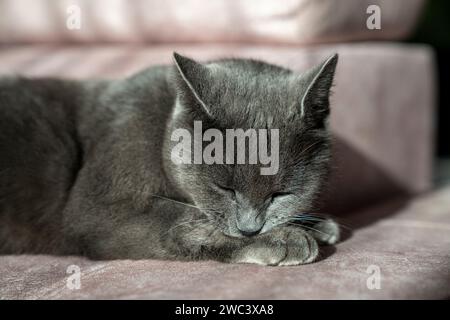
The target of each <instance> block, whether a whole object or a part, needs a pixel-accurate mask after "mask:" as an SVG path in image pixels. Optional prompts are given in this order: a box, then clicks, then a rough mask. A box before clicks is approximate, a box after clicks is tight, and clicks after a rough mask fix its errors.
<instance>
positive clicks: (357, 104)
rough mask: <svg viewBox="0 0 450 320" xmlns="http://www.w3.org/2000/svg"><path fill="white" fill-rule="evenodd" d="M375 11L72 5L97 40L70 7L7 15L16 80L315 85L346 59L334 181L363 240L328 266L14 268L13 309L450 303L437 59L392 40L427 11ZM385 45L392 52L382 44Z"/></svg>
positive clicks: (354, 233) (334, 255)
mask: <svg viewBox="0 0 450 320" xmlns="http://www.w3.org/2000/svg"><path fill="white" fill-rule="evenodd" d="M369 2H370V4H378V5H379V6H380V7H381V9H382V10H383V11H382V12H384V13H383V19H384V20H383V21H384V22H383V23H385V24H386V25H385V27H382V30H381V31H380V32H378V33H377V31H376V30H367V29H366V28H365V18H366V17H367V14H366V11H365V9H366V7H367V6H368V5H369ZM369 2H367V3H366V1H356V0H354V1H348V3H346V5H345V6H344V7H346V8H347V9H348V10H343V9H342V8H341V7H340V5H337V1H336V0H334V1H329V2H318V3H320V4H312V2H310V1H306V0H290V1H286V3H285V5H284V6H282V7H280V6H279V4H278V3H279V2H278V1H275V0H264V1H258V3H259V5H255V2H252V1H246V2H245V5H244V2H243V1H241V2H239V1H237V0H227V1H225V0H221V1H215V2H213V1H211V2H208V3H214V4H208V5H205V2H202V7H201V8H202V9H201V10H197V8H198V7H196V5H198V4H199V1H198V0H188V1H184V2H183V5H182V8H180V7H179V6H180V4H179V2H177V5H176V4H175V2H174V1H165V2H162V1H157V0H140V1H136V2H135V3H134V4H133V5H130V4H129V2H127V3H125V1H115V2H114V3H115V4H114V5H110V7H108V5H107V4H106V2H105V1H103V0H95V1H92V0H91V1H82V0H79V1H70V4H73V3H78V5H79V7H80V8H81V13H82V17H85V18H83V19H84V20H82V21H83V24H82V26H83V27H82V28H81V29H80V30H78V31H70V30H67V29H66V28H65V14H66V11H65V9H66V6H67V5H68V4H69V3H68V2H67V3H65V2H64V1H61V2H58V4H55V2H51V1H49V0H39V1H37V0H36V1H33V6H35V7H33V8H34V9H33V10H32V11H33V13H34V17H32V18H30V17H29V11H30V10H29V8H28V9H27V10H28V11H27V10H25V9H24V10H25V12H24V11H22V10H20V8H21V6H23V5H24V4H23V3H24V0H14V1H12V0H0V43H2V44H3V45H2V46H1V47H0V74H11V73H20V74H24V75H28V76H58V77H70V78H78V79H85V78H90V77H96V78H98V77H107V78H113V77H123V76H126V75H129V74H131V73H133V72H135V71H138V70H140V69H141V68H144V67H146V66H149V65H152V64H159V63H171V53H172V51H174V50H176V51H178V52H180V53H183V54H186V55H188V56H192V57H194V58H196V59H199V60H202V59H211V58H215V57H223V56H235V57H252V58H259V59H263V60H266V61H269V62H273V63H276V64H280V65H284V66H287V67H290V68H292V69H294V70H296V71H299V72H301V71H303V70H305V69H306V68H307V67H308V66H310V65H312V64H314V63H315V62H317V61H319V60H320V59H322V58H323V57H325V56H327V55H329V54H330V53H332V52H339V54H340V62H339V65H338V69H337V73H336V82H335V84H336V86H335V88H334V92H335V93H334V95H333V97H332V103H333V106H332V116H331V126H332V130H333V133H334V137H335V152H334V163H333V166H334V176H333V178H332V181H331V183H330V187H329V189H328V190H327V192H325V193H324V195H323V199H324V201H323V208H322V209H323V210H324V211H326V212H328V213H332V214H335V215H337V216H338V217H340V220H341V222H342V224H343V225H345V226H346V228H348V229H349V231H348V232H347V235H346V237H344V239H343V242H341V243H339V244H338V245H337V246H336V247H325V248H323V250H322V259H320V261H318V262H316V263H313V264H310V265H304V266H299V267H259V266H254V265H229V264H221V263H217V262H212V261H203V262H189V263H186V262H168V261H156V260H145V261H126V260H124V261H89V260H87V259H85V258H82V257H56V256H30V255H20V256H0V274H1V277H0V298H5V299H17V298H24V299H80V298H81V299H87V298H152V299H153V298H155V299H160V298H161V299H169V298H175V299H178V298H188V299H195V298H200V299H202V298H208V299H247V298H248V299H258V298H260V299H283V298H284V299H333V298H335V299H336V298H337V299H358V298H362V299H368V298H376V299H390V298H393V299H397V298H416V299H422V298H424V299H429V298H448V297H450V285H449V283H450V250H449V248H450V189H449V188H447V189H440V190H433V187H432V184H431V171H432V160H433V158H432V152H433V143H432V138H433V128H434V123H433V111H434V110H433V107H434V102H435V101H434V99H435V95H434V90H435V83H434V81H435V74H434V60H433V52H432V50H431V49H430V48H428V47H426V46H422V45H405V44H401V43H397V42H389V41H388V40H397V39H399V37H403V36H405V35H406V34H407V33H408V32H409V31H410V30H411V28H412V26H413V25H414V22H415V20H416V18H417V15H418V13H419V12H420V9H421V7H422V5H423V1H409V0H408V1H406V0H403V1H396V2H392V1H381V0H379V1H369ZM27 3H29V2H27ZM61 3H63V4H61ZM110 3H111V2H110ZM314 3H315V2H314ZM340 3H341V2H340ZM105 6H106V7H105ZM23 8H26V7H23ZM105 8H106V9H105ZM145 8H149V9H148V10H144V9H145ZM156 9H158V10H156ZM400 9H404V10H400ZM102 10H103V11H102ZM99 12H102V14H100V13H99ZM218 12H219V13H220V15H217V13H218ZM330 12H336V14H331V13H330ZM214 14H216V15H214ZM26 17H28V18H29V19H25V18H26ZM138 17H139V19H138ZM324 17H330V19H327V20H326V21H324ZM362 17H363V18H362ZM15 21H24V23H20V24H17V23H14V22H15ZM138 22H139V23H138ZM169 22H171V23H172V24H170V23H169ZM55 25H56V26H60V27H55ZM61 25H62V26H61ZM199 30H201V32H199ZM77 32H78V33H77ZM375 39H384V40H385V41H384V42H375V41H369V40H375ZM348 40H367V42H353V43H345V42H343V41H348ZM211 42H214V43H211ZM329 42H334V43H329ZM336 42H339V43H336ZM311 43H320V44H314V45H312V44H311ZM75 44H76V45H75ZM0 112H1V111H0ZM0 214H1V213H0ZM346 230H347V229H346ZM70 265H77V266H79V267H80V271H81V288H80V289H75V290H73V289H70V288H69V287H70V286H67V281H70V275H71V274H69V273H67V268H68V266H70ZM374 272H375V273H376V274H374ZM378 273H379V276H380V277H379V280H380V281H379V284H380V287H379V288H378V286H375V288H374V287H373V286H371V281H372V280H373V276H376V275H377V274H378Z"/></svg>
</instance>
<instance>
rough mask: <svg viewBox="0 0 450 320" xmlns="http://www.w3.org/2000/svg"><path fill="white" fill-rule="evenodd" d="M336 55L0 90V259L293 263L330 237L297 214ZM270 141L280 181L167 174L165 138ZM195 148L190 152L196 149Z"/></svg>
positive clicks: (225, 173)
mask: <svg viewBox="0 0 450 320" xmlns="http://www.w3.org/2000/svg"><path fill="white" fill-rule="evenodd" d="M337 60H338V57H337V55H334V56H332V57H330V58H329V59H327V60H326V61H324V62H323V63H321V64H320V65H318V66H316V67H315V68H312V69H311V70H309V71H307V72H305V73H304V74H295V73H293V72H291V71H289V70H287V69H284V68H281V67H277V66H274V65H270V64H267V63H264V62H260V61H254V60H244V59H224V60H217V61H212V62H208V63H204V64H201V63H198V62H195V61H193V60H191V59H189V58H186V57H183V56H181V55H178V54H176V53H175V54H174V61H175V66H157V67H152V68H149V69H147V70H144V71H143V72H140V73H138V74H136V75H133V76H132V77H130V78H127V79H122V80H114V81H100V80H99V81H86V82H77V81H67V80H55V79H25V78H20V77H5V78H2V79H1V80H0V253H2V254H19V253H48V254H60V255H68V254H81V255H86V256H88V257H90V258H92V259H122V258H127V259H143V258H156V259H175V260H194V259H215V260H219V261H224V262H232V263H257V264H262V265H297V264H303V263H309V262H312V261H314V260H315V259H316V258H317V256H318V244H334V243H335V242H336V241H338V239H339V228H338V225H337V224H336V223H335V222H334V221H333V220H331V219H322V218H319V217H317V216H312V215H309V214H306V213H307V212H308V210H311V209H313V208H314V200H315V199H316V198H317V195H318V194H319V192H320V190H321V189H322V187H323V184H324V182H325V181H326V179H327V174H328V162H329V159H330V138H329V132H328V129H327V118H328V115H329V93H330V87H331V85H332V82H333V76H334V71H335V68H336V64H337ZM194 120H197V121H201V122H202V124H203V129H204V130H206V129H207V128H216V129H219V130H225V129H227V128H242V129H244V130H245V129H248V128H265V129H272V128H277V129H279V170H278V172H277V174H274V175H262V174H261V173H260V170H259V169H260V167H261V164H259V165H258V164H256V165H255V164H212V165H211V164H205V163H204V164H179V163H174V161H172V159H171V151H172V150H173V148H174V145H175V144H176V141H173V139H171V134H172V132H173V131H174V130H175V129H176V128H185V129H187V130H188V131H189V132H192V130H193V129H192V128H193V122H194ZM202 146H203V145H202Z"/></svg>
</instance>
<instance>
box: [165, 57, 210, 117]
mask: <svg viewBox="0 0 450 320" xmlns="http://www.w3.org/2000/svg"><path fill="white" fill-rule="evenodd" d="M173 58H174V61H175V66H176V68H177V71H178V75H179V77H180V78H181V81H178V82H179V85H178V87H179V88H178V89H179V90H180V91H181V93H182V95H183V96H185V97H187V98H188V99H189V100H191V101H190V102H191V103H194V104H197V105H198V106H200V108H201V110H202V111H203V112H204V113H206V114H207V115H208V116H210V117H211V112H210V110H209V107H208V105H207V104H206V102H205V99H204V97H206V96H207V94H208V92H207V91H206V90H208V86H206V85H205V84H208V83H210V80H211V74H210V70H208V68H207V67H206V66H204V65H202V64H201V63H198V62H196V61H194V60H192V59H189V58H187V57H184V56H182V55H180V54H178V53H176V52H174V53H173Z"/></svg>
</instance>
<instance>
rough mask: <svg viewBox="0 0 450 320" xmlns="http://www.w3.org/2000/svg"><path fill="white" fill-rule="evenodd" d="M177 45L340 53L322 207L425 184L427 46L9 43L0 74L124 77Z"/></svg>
mask: <svg viewBox="0 0 450 320" xmlns="http://www.w3.org/2000/svg"><path fill="white" fill-rule="evenodd" d="M174 50H177V51H179V52H180V53H183V54H186V55H188V56H191V57H193V58H195V59H198V60H205V59H211V58H218V57H227V56H233V57H251V58H257V59H262V60H265V61H268V62H271V63H276V64H279V65H283V66H286V67H289V68H292V69H293V70H295V71H298V72H302V71H305V70H306V69H307V68H308V67H310V66H312V65H313V64H315V63H317V62H319V61H320V60H321V59H324V58H325V57H327V56H329V55H330V54H331V53H333V52H339V54H340V58H339V64H338V67H337V71H336V81H335V87H334V90H333V91H334V95H333V96H332V111H331V127H332V131H333V133H334V136H335V140H336V141H335V152H334V154H335V159H334V163H333V167H334V169H333V172H334V173H335V175H334V177H333V179H332V183H331V186H330V190H329V191H327V195H328V197H329V199H330V200H329V201H328V204H327V205H325V208H324V210H331V212H336V211H339V210H341V209H348V208H349V205H350V204H351V207H357V206H359V205H362V204H365V205H367V203H369V202H370V201H375V200H379V199H383V198H385V197H388V196H391V195H392V194H397V193H399V192H408V193H415V192H420V191H424V190H427V189H428V188H429V187H430V181H431V166H432V150H433V145H432V135H433V120H432V116H433V109H434V60H433V54H432V52H431V50H430V49H429V48H428V47H425V46H417V45H400V44H390V43H362V44H341V45H337V46H334V45H333V46H314V47H309V48H303V49H299V48H294V47H289V46H285V47H280V46H240V45H196V46H180V45H178V46H151V47H146V46H125V47H124V46H119V47H116V46H93V47H75V46H74V47H71V46H18V47H14V46H13V47H4V48H3V49H1V50H0V74H10V73H19V74H24V75H29V76H61V77H72V78H78V79H85V78H91V77H108V78H114V77H123V76H126V75H130V74H132V73H133V72H136V71H139V70H141V69H143V68H145V67H147V66H149V65H154V64H161V63H171V62H172V51H174Z"/></svg>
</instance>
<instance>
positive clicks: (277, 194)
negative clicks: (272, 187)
mask: <svg viewBox="0 0 450 320" xmlns="http://www.w3.org/2000/svg"><path fill="white" fill-rule="evenodd" d="M290 195H292V193H290V192H281V191H279V192H273V193H272V194H270V196H269V197H268V199H270V200H269V201H270V203H273V202H274V201H275V200H277V199H281V198H284V197H287V196H290Z"/></svg>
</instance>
